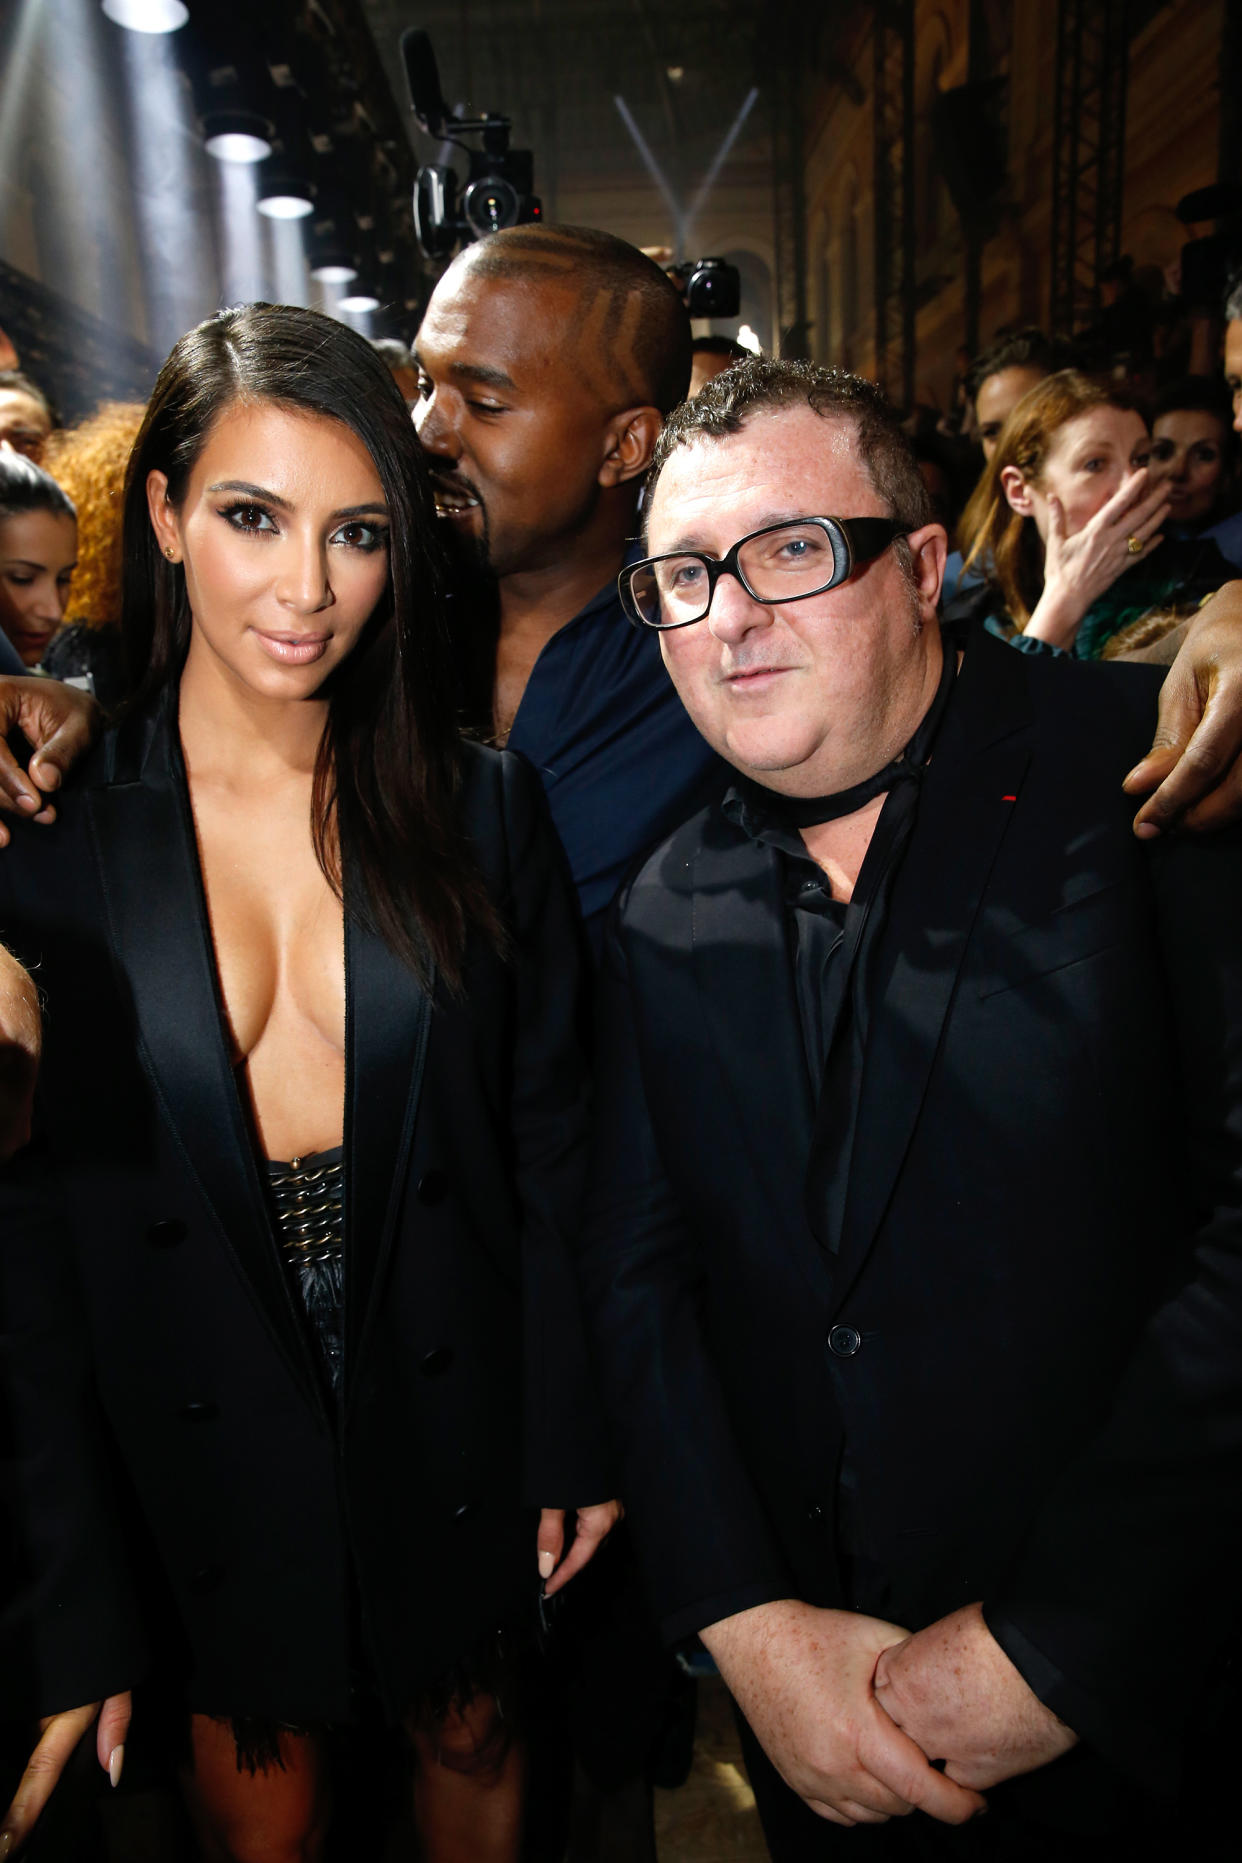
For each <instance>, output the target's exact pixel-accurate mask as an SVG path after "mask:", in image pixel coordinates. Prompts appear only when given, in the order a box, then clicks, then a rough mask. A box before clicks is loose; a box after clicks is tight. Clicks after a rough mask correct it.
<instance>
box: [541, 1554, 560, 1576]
mask: <svg viewBox="0 0 1242 1863" xmlns="http://www.w3.org/2000/svg"><path fill="white" fill-rule="evenodd" d="M555 1564H556V1560H555V1559H554V1558H553V1557H552V1554H551V1553H550V1552H541V1553H540V1555H539V1576H540V1578H551V1576H552V1568H553V1566H554V1565H555Z"/></svg>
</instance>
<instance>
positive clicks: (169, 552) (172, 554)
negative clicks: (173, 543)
mask: <svg viewBox="0 0 1242 1863" xmlns="http://www.w3.org/2000/svg"><path fill="white" fill-rule="evenodd" d="M164 555H165V556H166V557H167V558H168V560H169V562H170V563H175V562H176V560H177V553H176V551H175V550H172V549H170V548H169V547H168V545H167V544H165V546H164Z"/></svg>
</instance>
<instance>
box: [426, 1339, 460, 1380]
mask: <svg viewBox="0 0 1242 1863" xmlns="http://www.w3.org/2000/svg"><path fill="white" fill-rule="evenodd" d="M452 1362H453V1348H452V1346H436V1347H435V1349H434V1351H431V1352H425V1353H424V1354H423V1356H422V1358H421V1359H420V1360H419V1366H418V1368H419V1370H420V1371H421V1372H422V1374H423V1376H424V1377H425V1378H438V1377H439V1376H440V1373H441V1372H442V1371H447V1370H448V1368H449V1366H450V1365H451V1364H452Z"/></svg>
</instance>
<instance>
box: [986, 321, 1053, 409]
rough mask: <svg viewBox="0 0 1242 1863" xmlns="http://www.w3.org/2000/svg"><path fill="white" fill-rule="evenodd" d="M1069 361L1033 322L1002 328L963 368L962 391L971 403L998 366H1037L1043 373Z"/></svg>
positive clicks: (1002, 367) (1005, 367)
mask: <svg viewBox="0 0 1242 1863" xmlns="http://www.w3.org/2000/svg"><path fill="white" fill-rule="evenodd" d="M1069 363H1070V358H1069V356H1068V355H1065V356H1063V355H1062V353H1061V351H1060V350H1059V348H1058V346H1057V344H1056V343H1055V342H1054V341H1053V339H1052V338H1051V337H1050V336H1045V334H1044V332H1043V331H1042V330H1041V329H1039V328H1038V327H1037V326H1036V325H1035V324H1033V323H1031V324H1027V325H1025V326H1024V328H1022V329H1020V330H1006V331H1004V332H1003V333H1002V334H1001V335H999V336H996V337H994V338H993V339H992V341H991V342H990V343H989V344H988V346H987V348H986V349H985V350H984V351H983V353H982V354H981V355H979V356H976V357H975V360H974V361H973V362H972V363H971V365H970V367H969V368H968V369H967V371H966V393H967V394H968V395H969V396H970V400H971V403H972V405H973V404H974V402H976V401H977V400H978V399H979V390H980V389H981V388H982V387H983V384H984V383H985V382H986V381H988V380H989V379H990V378H991V377H992V376H993V375H999V374H1000V372H1001V370H1002V369H1039V370H1041V371H1042V373H1043V374H1044V375H1053V374H1055V372H1056V371H1057V370H1058V369H1064V368H1068V367H1069Z"/></svg>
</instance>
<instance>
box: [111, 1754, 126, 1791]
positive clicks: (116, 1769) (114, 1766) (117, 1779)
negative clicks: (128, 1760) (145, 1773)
mask: <svg viewBox="0 0 1242 1863" xmlns="http://www.w3.org/2000/svg"><path fill="white" fill-rule="evenodd" d="M124 1764H125V1747H124V1743H122V1744H121V1745H120V1746H119V1747H113V1749H112V1751H111V1753H109V1755H108V1777H109V1779H110V1780H111V1781H112V1789H113V1791H115V1790H116V1788H117V1786H118V1785H120V1783H121V1768H122V1766H123V1765H124Z"/></svg>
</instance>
